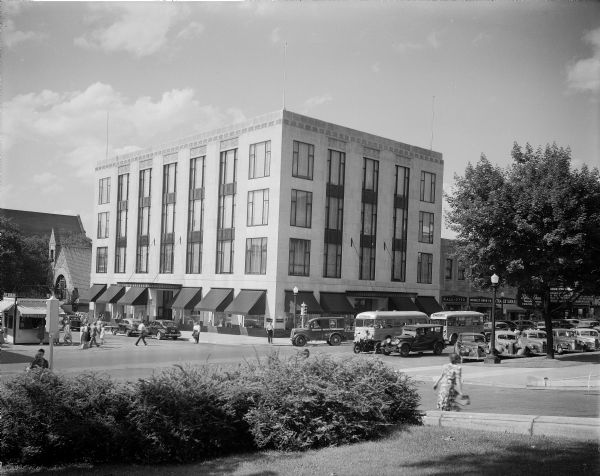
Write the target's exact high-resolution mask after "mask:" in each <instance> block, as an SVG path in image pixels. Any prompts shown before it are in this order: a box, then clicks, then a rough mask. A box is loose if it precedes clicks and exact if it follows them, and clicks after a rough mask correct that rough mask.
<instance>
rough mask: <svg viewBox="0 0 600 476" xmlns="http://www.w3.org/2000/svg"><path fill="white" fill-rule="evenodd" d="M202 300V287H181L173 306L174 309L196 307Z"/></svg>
mask: <svg viewBox="0 0 600 476" xmlns="http://www.w3.org/2000/svg"><path fill="white" fill-rule="evenodd" d="M201 300H202V288H181V290H180V291H179V292H178V293H177V296H175V300H174V301H173V304H171V307H172V308H173V309H194V306H195V305H196V304H198V303H199V302H200V301H201Z"/></svg>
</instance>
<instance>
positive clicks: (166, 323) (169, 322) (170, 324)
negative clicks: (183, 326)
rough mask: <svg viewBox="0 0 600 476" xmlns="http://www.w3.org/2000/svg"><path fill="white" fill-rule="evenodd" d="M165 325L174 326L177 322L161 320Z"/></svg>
mask: <svg viewBox="0 0 600 476" xmlns="http://www.w3.org/2000/svg"><path fill="white" fill-rule="evenodd" d="M160 323H161V324H162V325H163V326H174V325H175V323H174V322H173V321H160Z"/></svg>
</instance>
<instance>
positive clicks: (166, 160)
mask: <svg viewBox="0 0 600 476" xmlns="http://www.w3.org/2000/svg"><path fill="white" fill-rule="evenodd" d="M178 158H179V154H178V153H177V152H173V153H172V154H165V155H163V164H171V163H173V162H177V159H178Z"/></svg>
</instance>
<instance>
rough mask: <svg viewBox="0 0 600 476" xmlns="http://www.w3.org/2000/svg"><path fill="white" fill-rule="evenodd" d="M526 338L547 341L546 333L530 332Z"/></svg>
mask: <svg viewBox="0 0 600 476" xmlns="http://www.w3.org/2000/svg"><path fill="white" fill-rule="evenodd" d="M525 336H526V337H529V338H530V339H545V338H546V333H545V332H528V333H527V334H525Z"/></svg>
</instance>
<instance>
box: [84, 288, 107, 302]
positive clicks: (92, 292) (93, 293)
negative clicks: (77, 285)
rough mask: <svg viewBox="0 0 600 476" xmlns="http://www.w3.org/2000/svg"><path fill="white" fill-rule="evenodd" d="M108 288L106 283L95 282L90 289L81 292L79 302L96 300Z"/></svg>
mask: <svg viewBox="0 0 600 476" xmlns="http://www.w3.org/2000/svg"><path fill="white" fill-rule="evenodd" d="M105 289H106V284H93V285H92V286H91V287H90V288H89V289H84V290H82V291H81V293H80V294H79V300H78V302H79V303H81V304H84V303H88V302H95V301H96V299H97V298H98V297H100V294H102V293H103V292H104V290H105Z"/></svg>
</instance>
